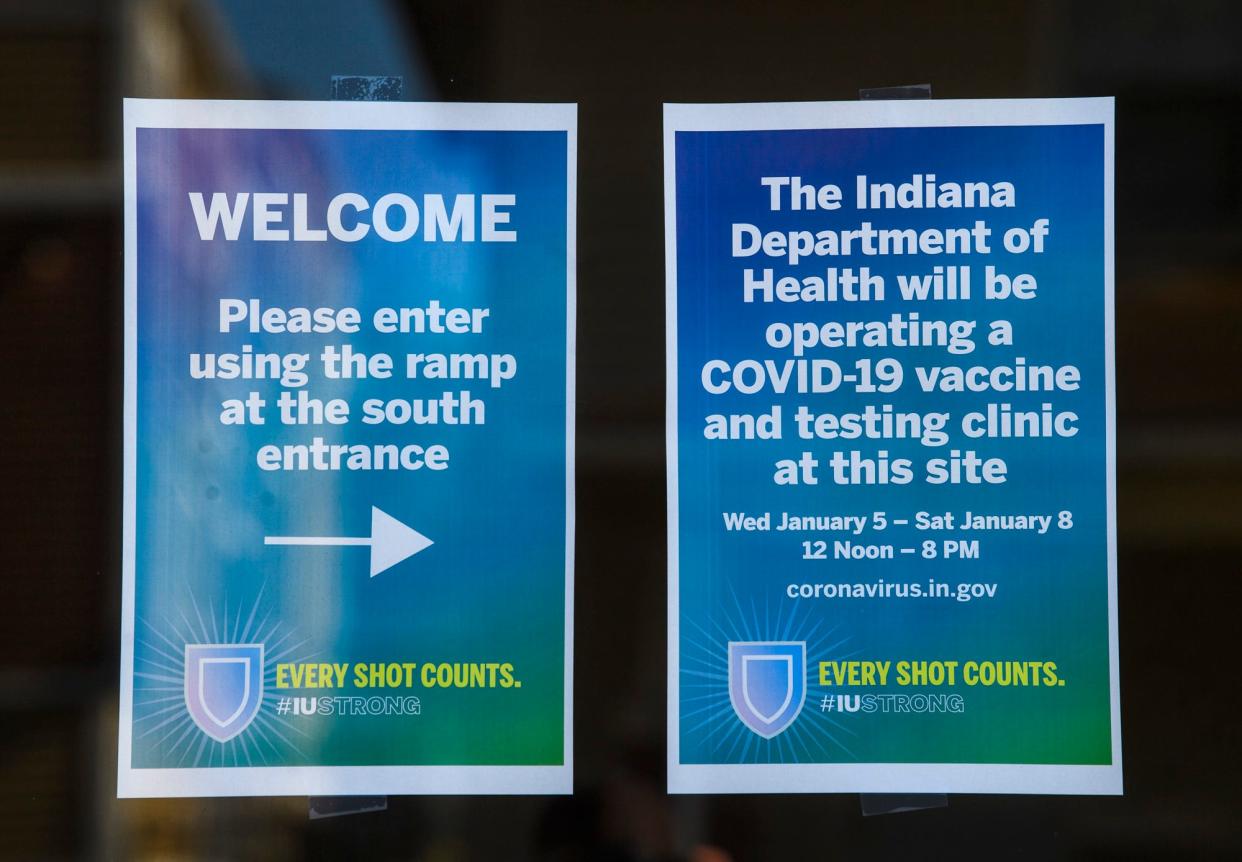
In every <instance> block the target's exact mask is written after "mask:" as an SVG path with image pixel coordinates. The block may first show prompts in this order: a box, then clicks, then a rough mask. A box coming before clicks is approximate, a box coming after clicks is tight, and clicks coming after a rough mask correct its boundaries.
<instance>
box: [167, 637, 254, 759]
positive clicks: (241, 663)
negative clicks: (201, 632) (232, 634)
mask: <svg viewBox="0 0 1242 862" xmlns="http://www.w3.org/2000/svg"><path fill="white" fill-rule="evenodd" d="M262 703H263V644H186V645H185V706H186V709H187V710H189V712H190V718H192V719H194V723H195V724H197V725H198V727H199V729H200V730H202V731H203V733H205V734H207V735H208V736H210V737H211V738H212V739H214V740H215V741H216V742H227V741H228V740H230V739H232V738H233V737H235V736H237V734H239V733H241V732H242V731H243V730H245V729H246V728H247V727H249V726H250V722H252V721H254V717H255V716H256V715H258V714H259V706H260V705H261V704H262Z"/></svg>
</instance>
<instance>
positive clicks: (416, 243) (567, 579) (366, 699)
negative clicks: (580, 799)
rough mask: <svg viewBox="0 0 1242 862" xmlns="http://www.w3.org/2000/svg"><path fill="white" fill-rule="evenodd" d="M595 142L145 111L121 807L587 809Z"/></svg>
mask: <svg viewBox="0 0 1242 862" xmlns="http://www.w3.org/2000/svg"><path fill="white" fill-rule="evenodd" d="M575 129H576V126H575V110H574V108H573V107H572V106H550V105H506V106H483V105H466V104H453V105H417V104H408V103H404V104H403V103H289V102H161V101H128V102H126V108H125V241H126V247H125V253H126V304H125V308H126V334H125V338H126V343H125V473H124V476H125V510H124V530H125V537H124V539H125V540H124V596H123V619H122V667H121V716H120V718H121V720H120V739H119V743H120V754H119V779H118V792H119V794H120V795H121V796H172V795H187V796H207V795H259V794H307V795H311V794H314V795H326V794H384V793H394V794H395V793H533V792H546V793H565V792H569V791H570V789H571V769H572V765H571V763H572V762H571V750H572V739H571V730H572V722H571V716H572V680H573V674H572V645H573V638H572V622H573V617H572V606H573V591H572V583H573V580H572V560H573V553H572V546H573V543H572V539H573V431H574V421H573V417H574V412H573V391H574V389H573V381H574V291H575V288H574V248H575V239H574V219H575V158H576V131H575Z"/></svg>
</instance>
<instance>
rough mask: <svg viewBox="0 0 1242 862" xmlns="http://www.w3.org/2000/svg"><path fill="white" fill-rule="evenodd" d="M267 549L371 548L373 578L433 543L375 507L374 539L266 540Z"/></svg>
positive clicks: (315, 537)
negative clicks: (355, 546) (273, 546)
mask: <svg viewBox="0 0 1242 862" xmlns="http://www.w3.org/2000/svg"><path fill="white" fill-rule="evenodd" d="M263 544H265V545H370V546H371V577H375V576H376V575H378V574H379V573H380V572H382V571H384V570H385V569H390V568H392V567H393V566H395V565H397V563H399V562H401V561H402V560H404V559H407V558H409V557H412V556H414V555H415V554H417V553H418V552H419V551H422V550H424V549H426V548H428V547H430V546H431V545H432V544H433V542H432V541H431V539H428V538H427V537H426V536H424V535H423V534H422V533H420V532H418V530H415V529H413V528H412V527H407V526H406V525H405V524H403V523H401V522H400V521H398V520H397V519H396V518H394V517H393V516H392V515H390V514H388V513H387V512H384V511H382V510H380V509H377V508H376V507H375V506H372V507H371V535H370V537H366V536H362V537H356V536H264V537H263Z"/></svg>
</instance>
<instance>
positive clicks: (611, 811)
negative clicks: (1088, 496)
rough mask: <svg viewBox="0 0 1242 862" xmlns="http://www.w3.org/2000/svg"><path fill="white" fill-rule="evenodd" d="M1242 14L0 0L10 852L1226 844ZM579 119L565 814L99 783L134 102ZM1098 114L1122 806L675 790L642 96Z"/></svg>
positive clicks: (1239, 450) (951, 850)
mask: <svg viewBox="0 0 1242 862" xmlns="http://www.w3.org/2000/svg"><path fill="white" fill-rule="evenodd" d="M1240 37H1242V6H1238V5H1236V4H1233V3H1228V2H1219V0H1218V2H1211V0H1186V2H1179V3H1147V4H1133V3H1123V2H1119V0H1110V2H1103V3H1095V4H1082V3H1074V2H1069V0H1052V2H1032V3H1021V2H1004V0H1002V2H997V3H992V4H961V5H952V6H950V5H947V4H946V5H943V6H942V5H940V4H929V3H924V4H897V5H893V6H888V5H885V4H875V3H846V2H824V3H817V4H808V3H801V2H792V0H771V2H766V3H741V2H716V3H691V2H663V3H612V4H593V3H527V2H518V0H511V2H497V3H483V4H474V3H459V2H449V0H437V2H411V3H397V2H385V1H384V0H339V2H334V0H313V1H312V0H306V2H294V0H279V2H264V3H254V2H247V0H219V2H210V0H168V2H163V0H117V2H106V0H63V2H54V3H31V2H24V0H4V2H0V391H2V392H3V393H4V398H5V400H4V406H3V412H2V413H0V417H2V418H0V478H3V480H4V494H3V495H0V572H2V573H3V577H4V581H5V585H4V588H3V591H0V596H3V597H4V607H5V609H6V611H7V616H6V618H5V620H4V624H3V625H0V727H2V728H3V732H2V733H0V858H12V859H23V860H24V859H151V860H154V859H187V860H188V859H256V860H257V859H263V860H281V859H304V858H306V859H330V858H339V857H348V856H361V855H363V854H365V855H366V857H368V858H377V859H389V858H391V859H425V860H435V862H450V860H490V859H506V860H507V859H518V860H522V859H530V860H568V859H589V860H693V862H727V860H737V862H743V860H787V859H788V860H792V859H816V858H835V857H845V858H936V857H942V856H948V855H954V856H960V857H966V858H981V859H995V858H1010V857H1019V856H1021V857H1023V858H1049V857H1067V858H1088V857H1092V858H1096V857H1103V858H1130V857H1134V856H1144V857H1184V856H1188V855H1199V856H1212V857H1215V856H1220V857H1231V856H1236V855H1238V854H1242V830H1239V829H1238V811H1239V809H1242V795H1240V794H1239V791H1238V789H1237V788H1238V774H1239V767H1242V756H1240V755H1242V751H1240V743H1239V739H1240V738H1242V737H1240V735H1239V734H1238V732H1237V717H1236V711H1237V709H1238V707H1239V705H1240V703H1242V701H1240V700H1239V696H1238V684H1237V674H1236V669H1235V665H1234V664H1233V656H1234V653H1235V652H1236V648H1235V644H1234V641H1233V637H1234V635H1235V632H1236V630H1237V623H1236V621H1235V618H1236V616H1237V610H1236V609H1237V606H1238V602H1239V600H1240V599H1242V587H1240V586H1239V580H1238V573H1239V565H1238V559H1239V552H1240V551H1242V528H1240V527H1239V524H1242V517H1240V516H1242V503H1240V502H1239V501H1240V500H1242V494H1240V493H1239V492H1242V397H1240V396H1242V387H1239V385H1238V382H1237V378H1236V373H1237V372H1236V366H1237V359H1238V356H1239V346H1240V339H1239V336H1238V334H1237V332H1238V320H1239V317H1240V316H1242V301H1240V300H1239V296H1242V161H1240V154H1242V50H1239V42H1240ZM339 74H384V75H400V76H402V78H403V82H404V91H405V98H407V99H429V100H435V99H443V100H453V101H514V102H538V101H554V102H576V103H578V105H579V139H578V140H579V144H578V154H579V159H578V165H579V180H578V190H579V191H578V232H577V236H578V270H577V283H578V364H577V377H578V399H577V400H578V404H577V417H578V430H577V451H578V458H577V476H578V491H577V554H576V557H577V560H576V567H575V568H576V591H575V592H576V619H577V625H576V637H575V654H576V662H575V663H576V681H575V694H576V706H575V727H574V741H575V787H576V788H577V789H576V792H575V794H574V795H573V796H572V797H566V798H552V797H546V798H543V797H531V798H487V797H469V798H468V797H446V798H434V797H393V798H391V799H389V800H388V805H387V808H386V809H384V810H377V811H369V812H367V813H356V814H349V815H346V816H334V817H326V818H323V819H316V820H311V819H310V818H309V817H308V805H307V800H306V799H305V798H258V799H221V800H213V799H168V800H147V801H139V800H124V801H118V800H117V799H116V797H115V779H116V767H115V763H116V749H115V746H116V721H117V678H118V664H119V660H118V649H119V646H118V644H119V625H118V621H119V619H120V606H119V601H120V599H119V597H120V583H121V580H120V553H121V548H120V536H121V527H120V504H121V490H120V476H121V464H120V453H121V407H120V404H121V371H122V367H121V347H122V323H123V321H122V289H121V285H122V262H121V252H122V232H121V204H122V199H121V176H120V163H119V158H120V145H121V135H120V118H121V98H122V97H125V96H133V97H161V98H271V99H323V98H327V97H328V94H329V88H330V79H331V76H333V75H339ZM924 82H930V83H931V85H932V95H933V97H934V98H975V97H980V98H983V97H991V98H1000V97H1035V96H1096V95H1115V96H1116V97H1117V106H1116V116H1117V160H1116V189H1117V201H1116V207H1117V209H1116V214H1117V231H1116V253H1117V261H1116V263H1117V265H1116V270H1117V274H1116V329H1117V405H1118V408H1117V424H1118V435H1117V439H1118V489H1119V530H1120V532H1119V570H1120V580H1119V584H1120V633H1121V692H1122V724H1123V732H1124V739H1125V766H1126V794H1125V796H1123V797H1119V798H1107V797H1104V798H1073V797H1069V798H1058V797H1040V796H1036V797H1017V796H992V797H989V796H951V797H950V798H949V800H948V806H947V807H945V808H937V809H932V810H923V811H916V812H911V813H894V814H887V815H885V816H879V817H864V816H863V815H862V811H861V810H860V805H859V800H858V798H857V797H856V796H847V795H834V796H802V797H789V796H772V797H761V796H688V797H670V796H668V795H667V794H666V793H665V790H664V787H665V765H664V764H665V747H664V740H665V718H666V711H665V706H666V704H665V684H666V666H665V653H664V650H665V621H666V620H665V601H666V592H665V533H664V529H665V526H664V525H665V478H664V476H665V474H664V451H665V450H664V436H663V431H664V424H663V423H664V390H663V384H664V361H665V359H664V259H663V253H664V246H663V238H664V233H663V224H662V214H663V207H662V204H663V189H662V183H663V172H662V166H661V104H662V103H663V102H666V101H669V102H716V101H797V100H825V99H854V98H857V96H858V92H859V89H860V88H868V87H881V86H889V85H901V84H920V83H924Z"/></svg>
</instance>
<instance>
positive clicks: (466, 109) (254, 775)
mask: <svg viewBox="0 0 1242 862" xmlns="http://www.w3.org/2000/svg"><path fill="white" fill-rule="evenodd" d="M124 128H125V402H124V414H125V432H124V450H125V454H124V494H125V497H124V513H123V522H124V526H123V545H122V551H121V555H122V559H121V566H122V597H121V703H120V728H119V733H118V739H119V745H118V751H117V796H118V797H121V798H132V797H164V796H281V795H287V796H302V795H309V796H334V795H341V796H347V795H361V794H366V795H372V794H390V795H399V794H427V795H441V794H536V793H549V794H552V793H558V794H559V793H572V792H573V702H574V701H573V682H574V662H573V638H574V629H573V623H574V616H573V608H574V385H575V356H576V353H577V350H576V343H577V339H576V332H577V322H576V315H577V284H576V278H575V273H576V271H577V197H578V109H577V106H576V105H544V104H469V103H464V102H458V103H449V102H438V103H433V102H422V103H420V102H262V101H180V100H171V99H126V100H125V118H124ZM138 128H174V129H179V128H192V129H377V130H435V131H441V130H443V131H553V132H565V133H566V134H567V141H566V145H567V153H566V170H567V176H566V192H567V193H566V216H567V223H566V235H565V238H566V271H565V287H566V295H565V302H566V313H565V318H566V321H565V323H566V331H565V339H566V340H565V347H566V356H565V662H564V663H565V688H564V692H565V694H564V698H565V713H564V745H565V750H564V757H563V762H562V764H561V765H559V766H287V767H212V768H207V769H135V768H133V767H132V766H130V763H131V740H132V730H133V694H134V693H133V672H134V555H135V541H134V526H135V520H134V519H135V500H134V493H135V465H136V458H135V456H136V451H137V450H136V428H137V425H136V421H137V399H136V391H137V356H138V353H137V350H138V344H137V331H138V330H137V322H138V318H137V298H138V269H137V265H138V248H137V243H138V239H137V204H138V197H137V172H136V165H135V150H136V147H135V143H136V134H135V130H136V129H138Z"/></svg>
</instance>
